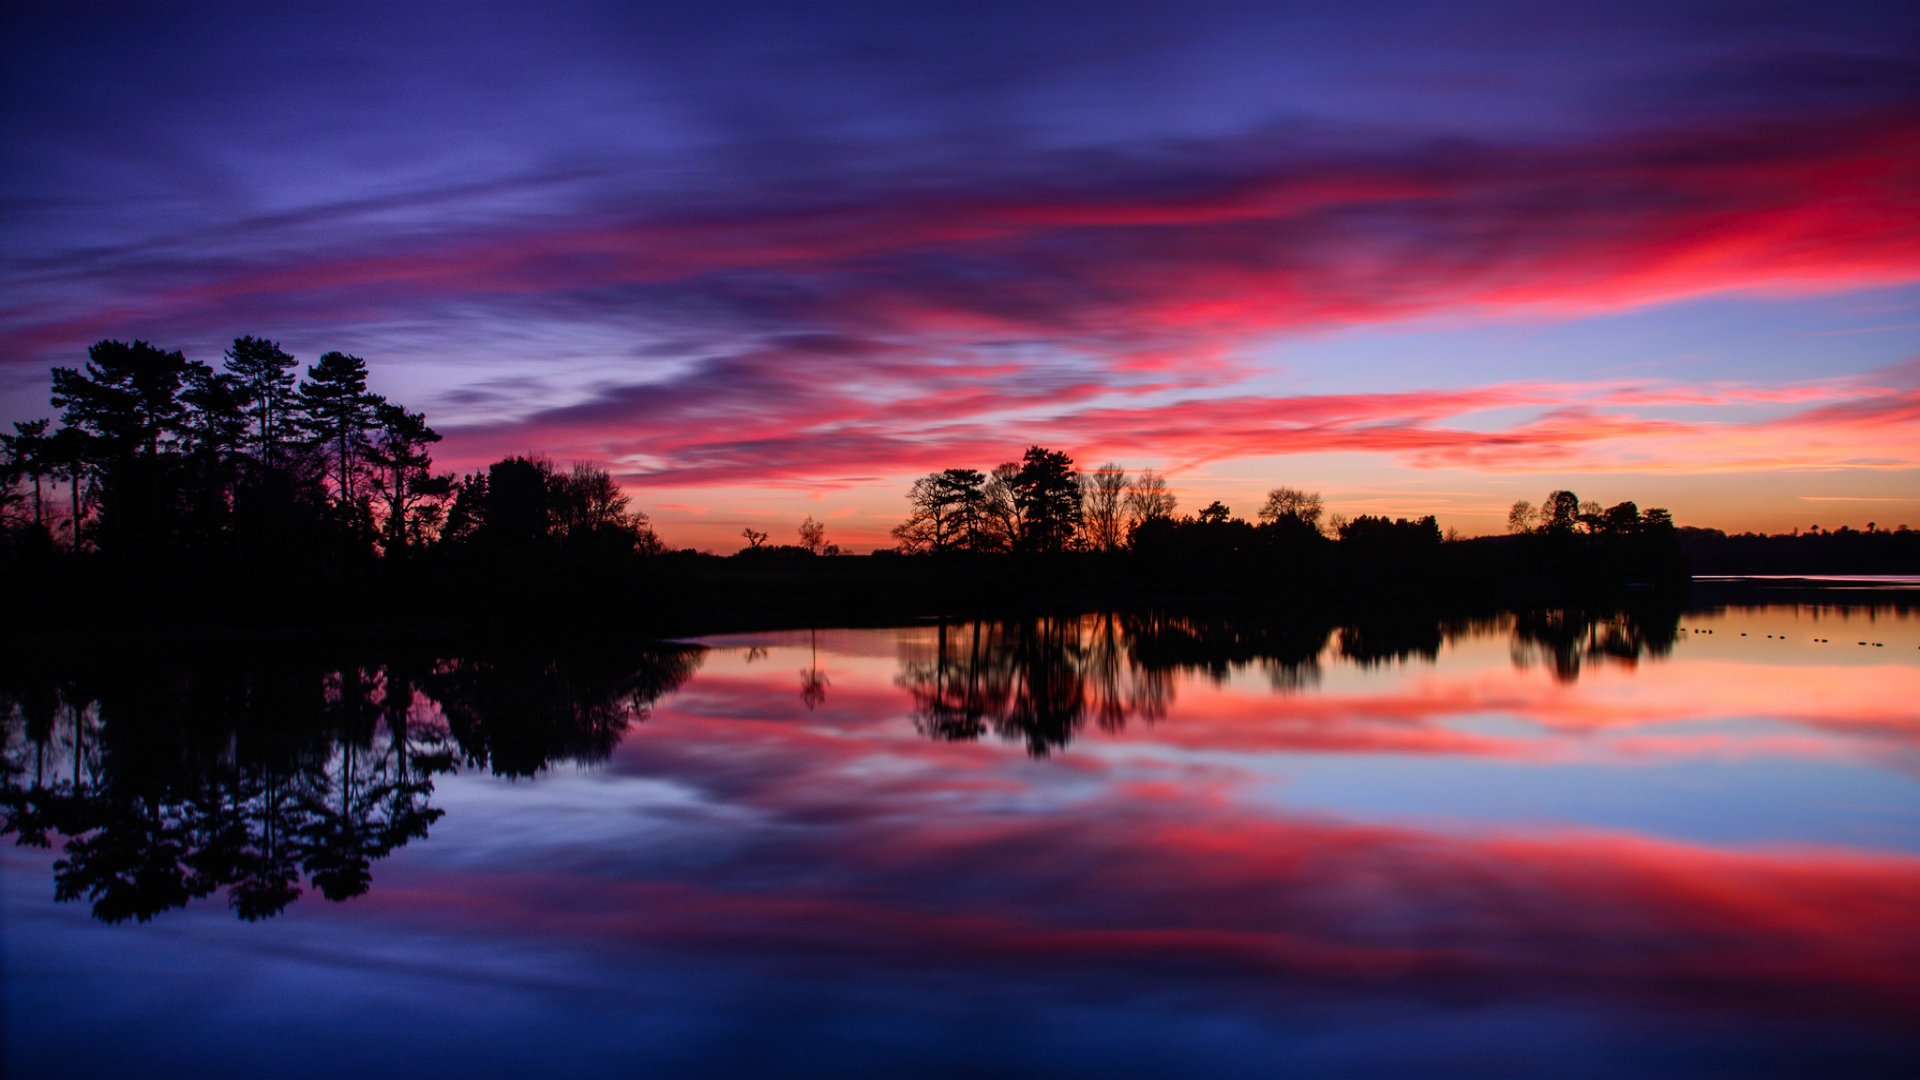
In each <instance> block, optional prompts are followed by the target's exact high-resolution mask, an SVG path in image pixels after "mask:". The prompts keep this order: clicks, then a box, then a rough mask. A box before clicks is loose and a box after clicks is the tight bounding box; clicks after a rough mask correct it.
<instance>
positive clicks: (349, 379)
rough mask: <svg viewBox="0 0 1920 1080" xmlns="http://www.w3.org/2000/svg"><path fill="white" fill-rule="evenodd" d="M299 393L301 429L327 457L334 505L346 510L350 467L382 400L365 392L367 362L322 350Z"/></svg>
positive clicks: (375, 423)
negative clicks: (331, 478)
mask: <svg viewBox="0 0 1920 1080" xmlns="http://www.w3.org/2000/svg"><path fill="white" fill-rule="evenodd" d="M299 394H300V408H301V410H302V412H303V413H304V414H305V423H306V428H307V430H308V432H309V433H311V435H312V436H313V438H314V441H315V442H316V443H317V444H318V445H319V446H320V447H322V448H323V450H324V452H325V454H326V455H327V457H328V459H329V464H330V466H331V467H330V469H329V471H330V472H331V473H332V475H333V480H334V484H335V490H336V492H337V493H338V497H339V500H340V502H339V505H340V506H341V508H342V509H345V508H348V507H350V506H351V505H352V504H353V477H354V472H355V466H356V465H357V464H358V462H359V460H360V457H361V454H362V452H363V451H364V450H365V448H366V445H367V439H368V437H369V435H370V434H371V432H372V431H373V429H374V428H375V427H376V426H378V424H379V417H378V416H377V410H378V408H379V406H380V405H381V404H383V403H384V402H385V399H384V398H382V397H381V396H380V395H378V394H372V393H368V392H367V362H366V361H365V360H362V359H360V358H359V357H357V356H348V355H347V354H346V353H341V352H330V353H326V354H325V355H323V356H321V357H320V362H319V363H318V364H315V365H314V366H312V367H309V368H308V369H307V379H306V381H305V382H302V383H301V384H300V391H299Z"/></svg>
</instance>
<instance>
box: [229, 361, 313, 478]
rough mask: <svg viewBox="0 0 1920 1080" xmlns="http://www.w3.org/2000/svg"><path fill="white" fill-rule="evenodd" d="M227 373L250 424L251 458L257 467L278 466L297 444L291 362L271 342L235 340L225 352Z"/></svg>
mask: <svg viewBox="0 0 1920 1080" xmlns="http://www.w3.org/2000/svg"><path fill="white" fill-rule="evenodd" d="M226 357H227V371H228V373H229V374H231V375H232V377H233V380H234V382H235V384H236V385H237V387H238V390H239V394H238V397H239V400H240V403H241V404H242V405H243V407H244V409H245V411H246V413H247V415H248V417H249V418H250V419H251V421H252V428H253V449H254V455H255V457H256V458H257V459H258V460H259V462H260V465H261V467H263V468H266V469H276V468H279V467H280V466H281V464H282V463H283V459H284V457H285V454H286V452H287V450H288V449H289V448H290V447H292V446H293V445H294V444H295V443H297V442H298V441H299V437H300V434H301V432H300V430H299V425H298V423H297V420H296V413H295V410H296V407H297V405H298V404H299V403H300V402H299V397H298V395H297V393H296V391H295V389H294V367H295V361H294V359H293V357H292V356H291V355H290V354H289V353H287V351H286V350H284V349H282V348H281V347H280V344H279V343H278V342H275V341H268V340H267V339H265V338H256V337H251V336H249V337H240V338H235V339H234V341H233V346H232V347H231V348H229V349H228V350H227V353H226Z"/></svg>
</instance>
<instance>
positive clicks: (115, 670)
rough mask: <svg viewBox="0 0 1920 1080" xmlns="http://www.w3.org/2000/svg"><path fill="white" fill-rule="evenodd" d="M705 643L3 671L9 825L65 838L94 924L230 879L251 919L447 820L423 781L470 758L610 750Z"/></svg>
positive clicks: (43, 838)
mask: <svg viewBox="0 0 1920 1080" xmlns="http://www.w3.org/2000/svg"><path fill="white" fill-rule="evenodd" d="M698 658H699V652H698V650H695V649H691V648H667V649H661V650H655V651H643V652H640V653H637V654H632V655H629V656H628V658H627V659H626V660H625V661H623V662H615V661H613V660H611V659H610V658H609V657H605V656H593V657H589V658H586V659H584V660H581V661H578V662H575V661H535V660H525V659H514V660H500V661H478V660H461V661H451V660H443V661H439V662H437V663H431V662H415V661H394V662H391V663H388V664H385V665H379V666H346V667H338V668H332V669H322V668H319V667H316V666H311V665H308V666H300V665H286V664H278V665H276V664H271V663H261V664H259V665H255V666H251V667H249V666H246V665H240V664H235V665H230V666H225V667H221V666H207V665H204V664H203V665H201V666H199V667H195V668H192V669H180V668H174V667H169V666H168V665H166V664H164V663H160V662H158V661H151V660H145V661H139V662H129V663H125V664H121V665H117V666H111V667H109V666H104V665H103V666H97V667H95V668H94V669H92V670H89V671H86V672H84V673H83V674H82V675H81V676H80V677H72V678H70V677H64V676H60V677H48V676H45V675H42V674H40V673H38V672H34V673H31V674H24V675H23V674H22V673H21V672H19V671H6V672H0V731H4V735H5V738H4V743H3V744H0V745H4V758H3V762H4V764H3V765H0V768H3V769H4V781H5V787H4V791H0V835H8V834H11V835H13V836H14V837H15V838H16V842H17V843H19V844H22V845H28V846H36V847H50V846H54V845H55V844H58V845H59V847H60V857H59V858H58V859H57V860H56V861H55V862H54V865H53V876H54V892H55V896H56V898H57V899H59V900H63V901H80V900H85V901H87V902H89V903H90V904H91V906H92V910H93V914H94V916H95V917H96V918H98V919H100V920H101V921H103V922H109V923H118V922H125V921H129V920H132V921H138V922H146V921H148V920H150V919H152V918H154V917H155V916H156V915H159V914H161V913H163V912H165V911H168V910H171V909H174V908H178V907H182V906H184V905H186V904H187V903H189V902H191V901H193V900H195V899H199V898H203V897H207V896H210V895H212V894H213V893H215V892H218V891H221V890H224V891H225V893H226V896H227V903H228V906H229V908H230V909H231V910H232V911H233V912H234V913H235V914H236V915H238V916H239V917H240V918H242V919H245V920H249V921H252V920H257V919H263V918H267V917H270V916H273V915H276V914H278V913H280V912H281V911H283V910H285V908H286V907H287V905H288V904H290V903H292V902H294V901H295V900H296V899H298V898H299V897H300V896H301V895H302V892H303V889H304V888H305V887H307V886H308V885H310V886H311V888H312V889H313V890H314V891H316V892H318V893H319V894H320V895H321V896H322V897H324V898H325V899H327V900H331V901H336V902H337V901H344V900H348V899H351V898H353V897H356V896H360V895H362V894H364V893H366V892H367V891H368V890H369V889H370V888H371V887H372V883H373V866H374V864H375V863H377V862H379V861H380V860H381V859H383V858H385V857H387V856H388V855H390V854H392V853H393V852H395V851H397V850H399V849H400V848H402V847H404V846H406V845H407V844H408V843H410V842H412V841H415V840H422V839H425V838H426V836H427V834H428V830H429V828H430V827H431V826H432V824H433V823H434V822H435V821H437V820H439V818H440V817H441V815H442V814H443V812H444V811H442V810H441V809H439V808H437V807H434V806H433V805H431V799H432V795H433V790H434V777H436V776H438V775H441V774H444V773H447V772H450V771H452V770H454V769H455V767H456V765H457V764H458V763H459V762H460V761H461V760H465V761H467V762H469V763H473V764H477V765H481V766H486V767H490V768H492V769H493V770H494V771H496V772H500V773H502V774H505V775H530V774H531V773H532V772H534V771H538V770H539V769H540V768H543V767H544V766H545V765H546V764H547V762H549V761H552V760H559V759H562V758H571V759H579V760H599V759H601V758H604V757H605V756H606V754H607V753H608V752H610V750H611V748H612V745H613V743H614V742H617V741H618V739H619V737H620V735H621V734H623V733H624V732H625V731H626V729H627V725H628V724H630V723H631V722H633V721H634V720H636V719H638V718H641V717H644V715H645V713H646V710H647V708H648V707H649V706H650V705H651V704H652V703H653V702H654V701H656V700H658V699H659V697H661V696H662V695H663V694H665V693H668V692H670V691H671V690H673V689H674V688H676V687H678V686H679V685H680V683H682V682H684V681H685V679H686V678H687V677H688V676H689V675H691V674H692V672H693V670H694V669H695V667H697V665H698ZM436 691H437V692H439V693H440V694H443V695H444V696H443V697H436V696H434V693H435V692H436ZM489 694H496V695H497V699H492V700H491V701H489V700H484V699H487V695H489ZM463 695H466V696H463ZM456 721H457V723H458V724H459V729H458V731H457V732H455V731H452V730H450V729H449V728H450V725H451V724H452V723H454V722H456Z"/></svg>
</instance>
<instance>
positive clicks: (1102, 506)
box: [1082, 461, 1128, 551]
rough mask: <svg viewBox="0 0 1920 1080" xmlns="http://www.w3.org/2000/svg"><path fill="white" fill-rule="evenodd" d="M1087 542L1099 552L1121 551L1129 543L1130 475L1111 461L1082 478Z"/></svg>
mask: <svg viewBox="0 0 1920 1080" xmlns="http://www.w3.org/2000/svg"><path fill="white" fill-rule="evenodd" d="M1082 481H1083V483H1082V488H1083V492H1084V494H1083V496H1082V501H1083V504H1084V506H1085V509H1086V523H1087V543H1088V544H1089V545H1090V546H1091V547H1093V548H1094V549H1095V550H1096V551H1118V550H1119V549H1120V546H1121V545H1122V544H1123V543H1124V542H1125V541H1126V538H1127V530H1126V525H1127V521H1126V515H1125V502H1126V493H1127V487H1128V477H1127V474H1126V473H1125V472H1124V471H1123V470H1122V469H1121V468H1120V466H1119V464H1118V463H1116V462H1112V461H1109V462H1107V463H1106V464H1105V465H1102V466H1100V467H1099V468H1098V469H1095V470H1094V471H1093V472H1091V473H1088V474H1087V475H1086V476H1085V477H1083V478H1082Z"/></svg>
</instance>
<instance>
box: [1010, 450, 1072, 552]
mask: <svg viewBox="0 0 1920 1080" xmlns="http://www.w3.org/2000/svg"><path fill="white" fill-rule="evenodd" d="M1012 488H1013V501H1014V505H1015V506H1016V507H1018V508H1019V511H1020V533H1019V547H1020V550H1022V551H1028V552H1032V553H1035V554H1057V553H1059V552H1062V551H1065V550H1067V548H1068V547H1069V546H1070V545H1072V544H1073V542H1074V540H1075V538H1076V537H1077V536H1078V535H1079V532H1080V525H1081V504H1080V481H1079V478H1078V477H1076V476H1075V475H1074V473H1073V459H1072V458H1070V457H1068V456H1067V455H1066V454H1064V453H1062V452H1060V451H1057V450H1047V449H1045V448H1043V447H1039V446H1030V447H1028V448H1027V452H1026V455H1025V456H1024V457H1023V458H1022V459H1021V463H1020V471H1019V472H1018V473H1016V474H1015V475H1014V477H1013V481H1012Z"/></svg>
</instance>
